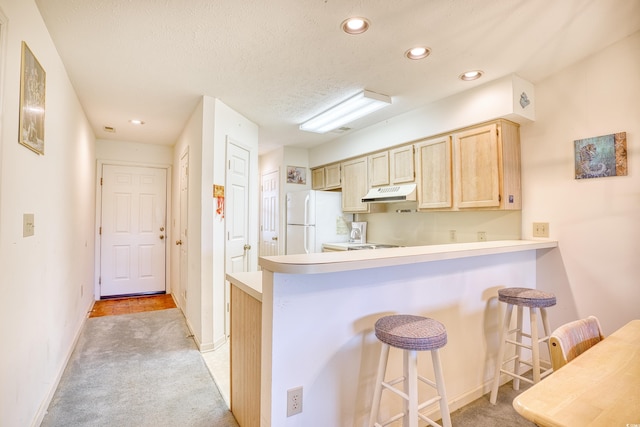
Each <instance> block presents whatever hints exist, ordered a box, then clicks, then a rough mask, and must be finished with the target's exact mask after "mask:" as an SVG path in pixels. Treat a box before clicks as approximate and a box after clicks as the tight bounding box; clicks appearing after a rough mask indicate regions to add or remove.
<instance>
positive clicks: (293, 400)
mask: <svg viewBox="0 0 640 427" xmlns="http://www.w3.org/2000/svg"><path fill="white" fill-rule="evenodd" d="M300 412H302V386H300V387H296V388H292V389H289V390H287V417H290V416H292V415H296V414H299V413H300Z"/></svg>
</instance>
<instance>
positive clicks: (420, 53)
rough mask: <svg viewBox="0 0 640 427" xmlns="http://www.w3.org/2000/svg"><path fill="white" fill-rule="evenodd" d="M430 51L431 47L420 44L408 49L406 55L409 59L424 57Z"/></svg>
mask: <svg viewBox="0 0 640 427" xmlns="http://www.w3.org/2000/svg"><path fill="white" fill-rule="evenodd" d="M430 53H431V49H429V48H428V47H424V46H418V47H414V48H411V49H409V50H408V51H406V52H405V53H404V56H406V57H407V58H409V59H424V58H426V57H427V56H429V54H430Z"/></svg>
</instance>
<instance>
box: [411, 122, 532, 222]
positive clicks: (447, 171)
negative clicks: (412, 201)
mask: <svg viewBox="0 0 640 427" xmlns="http://www.w3.org/2000/svg"><path fill="white" fill-rule="evenodd" d="M415 148H416V159H415V165H416V181H417V191H418V194H417V199H418V209H420V210H433V209H437V210H489V209H492V210H519V209H522V200H521V189H520V138H519V126H518V125H517V124H516V123H512V122H509V121H507V120H497V121H495V122H491V123H487V124H483V125H480V126H475V127H470V128H467V129H463V130H460V131H459V132H455V133H453V134H452V135H444V136H441V137H436V138H430V139H427V140H424V141H422V142H418V143H416V144H415Z"/></svg>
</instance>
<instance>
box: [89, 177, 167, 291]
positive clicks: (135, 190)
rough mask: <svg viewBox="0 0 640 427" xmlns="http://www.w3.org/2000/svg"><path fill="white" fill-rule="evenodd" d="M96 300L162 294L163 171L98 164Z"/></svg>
mask: <svg viewBox="0 0 640 427" xmlns="http://www.w3.org/2000/svg"><path fill="white" fill-rule="evenodd" d="M100 183H101V194H102V196H101V210H100V213H101V215H100V273H99V279H98V283H99V285H100V293H99V295H100V297H101V298H105V297H116V296H125V295H144V294H156V293H163V292H166V240H167V239H166V237H167V231H166V223H167V169H165V168H155V167H142V166H124V165H112V164H103V165H102V170H101V178H100Z"/></svg>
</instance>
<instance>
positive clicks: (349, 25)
mask: <svg viewBox="0 0 640 427" xmlns="http://www.w3.org/2000/svg"><path fill="white" fill-rule="evenodd" d="M368 29H369V21H368V20H367V19H365V18H360V17H353V18H349V19H345V20H344V21H342V31H344V32H345V33H347V34H362V33H364V32H365V31H367V30H368Z"/></svg>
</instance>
